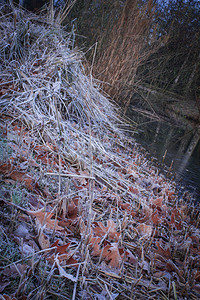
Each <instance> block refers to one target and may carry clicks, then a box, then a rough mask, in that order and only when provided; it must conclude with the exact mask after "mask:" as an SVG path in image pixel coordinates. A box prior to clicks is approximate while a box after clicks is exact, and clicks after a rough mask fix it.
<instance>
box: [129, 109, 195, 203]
mask: <svg viewBox="0 0 200 300" xmlns="http://www.w3.org/2000/svg"><path fill="white" fill-rule="evenodd" d="M131 119H132V120H133V121H136V122H137V124H139V125H138V127H137V133H135V134H134V138H135V139H136V141H137V142H139V143H140V144H141V145H142V146H143V147H144V148H146V149H147V150H148V152H149V153H150V155H151V156H154V157H155V158H157V160H158V161H159V162H160V163H163V162H164V164H166V165H167V166H168V167H170V166H172V171H173V172H174V173H175V174H176V179H177V181H178V182H180V183H181V185H183V186H184V187H185V188H186V189H187V190H189V191H190V192H191V193H192V194H193V196H194V198H195V200H196V201H198V202H199V203H200V143H199V142H198V143H197V145H196V147H195V148H194V147H193V148H194V150H193V151H192V153H191V148H192V145H191V144H192V142H193V141H194V139H193V137H194V131H192V130H191V129H182V128H180V126H176V125H171V124H169V123H167V122H161V121H157V120H155V119H150V118H147V117H144V116H138V114H135V115H134V114H131Z"/></svg>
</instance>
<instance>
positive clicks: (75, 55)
mask: <svg viewBox="0 0 200 300" xmlns="http://www.w3.org/2000/svg"><path fill="white" fill-rule="evenodd" d="M58 17H60V16H58ZM58 17H57V18H53V11H49V14H48V16H47V17H46V15H45V16H44V15H43V16H42V18H41V17H38V16H35V15H34V14H31V13H27V12H24V11H23V10H21V9H20V10H19V9H17V8H14V7H12V8H10V7H7V6H6V7H5V6H4V7H2V8H1V11H0V21H1V23H0V34H1V44H0V60H1V75H0V76H1V78H0V86H1V91H0V96H1V98H0V105H1V124H0V126H1V136H0V139H1V148H0V149H1V152H0V156H1V157H0V158H1V163H0V172H1V181H0V185H1V191H0V204H1V211H0V214H1V222H0V240H1V242H0V243H1V247H0V249H1V252H0V257H1V260H0V293H2V296H1V299H169V298H174V299H178V298H179V299H186V298H188V299H198V298H199V296H200V291H199V290H200V283H199V282H200V270H199V263H200V260H199V257H200V256H199V254H200V253H199V238H200V231H199V212H198V211H197V209H195V208H193V207H192V206H188V205H187V204H185V201H189V197H190V196H189V195H188V194H184V196H182V197H181V199H180V198H179V197H178V190H177V189H176V184H175V182H174V181H173V179H172V178H171V176H170V174H169V173H170V172H169V170H168V171H167V174H166V176H164V175H162V174H160V171H159V169H158V168H157V167H156V166H155V165H154V164H153V162H152V161H149V160H147V159H146V157H145V151H143V152H142V150H141V148H140V147H139V146H138V145H137V144H136V143H135V142H134V141H133V140H131V139H128V138H127V137H126V136H125V135H124V134H123V131H122V130H121V129H120V126H123V121H122V120H121V119H120V117H119V116H118V113H117V108H116V107H115V106H114V105H113V104H111V102H110V101H109V100H108V98H106V97H105V96H103V94H102V93H100V91H99V89H98V85H97V83H96V82H95V81H94V79H93V78H92V76H91V74H89V75H87V74H86V73H85V71H84V68H83V65H82V60H83V57H82V53H81V52H79V51H78V50H77V49H75V48H74V35H73V32H72V33H70V34H67V33H66V32H65V31H64V29H63V28H62V27H61V26H60V25H59V23H58V22H57V21H58Z"/></svg>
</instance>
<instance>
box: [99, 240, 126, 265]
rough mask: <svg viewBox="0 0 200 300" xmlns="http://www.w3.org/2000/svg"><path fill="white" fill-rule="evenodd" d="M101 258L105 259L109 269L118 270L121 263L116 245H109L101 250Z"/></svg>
mask: <svg viewBox="0 0 200 300" xmlns="http://www.w3.org/2000/svg"><path fill="white" fill-rule="evenodd" d="M102 258H103V259H105V261H106V262H107V263H108V265H109V266H110V267H111V268H116V269H118V268H119V267H120V265H121V262H122V259H121V256H120V254H119V249H118V244H117V243H112V244H111V245H106V246H105V247H104V248H103V252H102Z"/></svg>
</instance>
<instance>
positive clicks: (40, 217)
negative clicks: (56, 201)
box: [28, 210, 63, 231]
mask: <svg viewBox="0 0 200 300" xmlns="http://www.w3.org/2000/svg"><path fill="white" fill-rule="evenodd" d="M28 214H30V215H32V216H35V217H36V220H37V221H38V222H39V224H40V225H41V226H44V225H45V226H46V228H48V229H52V230H53V229H55V230H57V231H63V227H61V226H59V225H58V220H55V219H52V217H53V216H54V214H53V213H51V212H44V211H41V210H39V211H28Z"/></svg>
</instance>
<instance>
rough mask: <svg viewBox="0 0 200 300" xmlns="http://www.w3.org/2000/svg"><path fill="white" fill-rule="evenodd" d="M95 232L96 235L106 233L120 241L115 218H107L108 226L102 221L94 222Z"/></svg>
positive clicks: (113, 239)
mask: <svg viewBox="0 0 200 300" xmlns="http://www.w3.org/2000/svg"><path fill="white" fill-rule="evenodd" d="M93 225H95V227H93V232H94V233H95V235H96V236H99V237H103V236H105V235H106V234H107V235H108V238H109V239H110V240H111V241H118V240H119V236H120V233H119V232H117V230H116V225H115V223H114V221H113V220H107V227H106V226H104V225H103V223H102V222H93Z"/></svg>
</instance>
